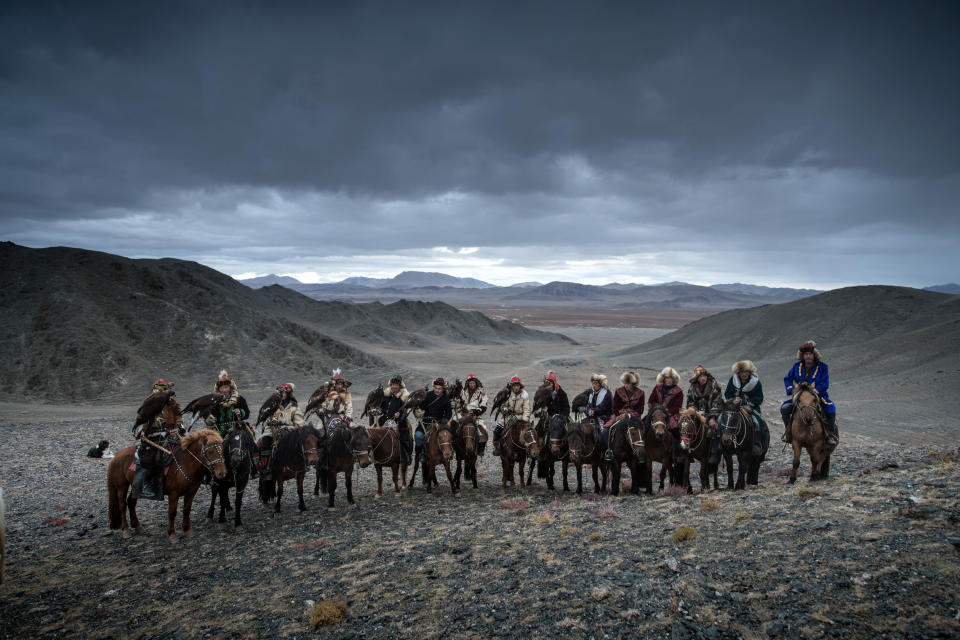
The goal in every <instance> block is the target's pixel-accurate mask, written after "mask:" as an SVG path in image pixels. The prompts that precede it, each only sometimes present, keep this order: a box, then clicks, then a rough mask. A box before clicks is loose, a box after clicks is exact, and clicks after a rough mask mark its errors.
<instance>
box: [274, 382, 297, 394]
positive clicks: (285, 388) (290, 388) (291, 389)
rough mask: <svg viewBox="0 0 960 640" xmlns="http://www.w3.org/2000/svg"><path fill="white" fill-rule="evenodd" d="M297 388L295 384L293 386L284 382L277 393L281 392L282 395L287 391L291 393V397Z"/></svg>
mask: <svg viewBox="0 0 960 640" xmlns="http://www.w3.org/2000/svg"><path fill="white" fill-rule="evenodd" d="M296 388H297V386H296V385H295V384H293V383H292V382H284V383H283V384H281V385H280V386H279V387H277V391H279V392H281V393H283V392H284V391H286V392H287V393H289V394H290V395H293V392H294V390H295V389H296Z"/></svg>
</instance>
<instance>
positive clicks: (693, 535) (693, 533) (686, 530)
mask: <svg viewBox="0 0 960 640" xmlns="http://www.w3.org/2000/svg"><path fill="white" fill-rule="evenodd" d="M672 537H673V541H674V542H686V541H687V540H696V539H697V538H698V537H700V534H699V533H697V530H696V529H694V528H693V527H677V528H676V529H674V530H673V536H672Z"/></svg>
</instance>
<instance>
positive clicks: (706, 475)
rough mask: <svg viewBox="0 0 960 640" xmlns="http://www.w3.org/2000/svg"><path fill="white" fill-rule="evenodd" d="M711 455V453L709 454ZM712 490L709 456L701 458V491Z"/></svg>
mask: <svg viewBox="0 0 960 640" xmlns="http://www.w3.org/2000/svg"><path fill="white" fill-rule="evenodd" d="M707 455H709V453H708V454H707ZM709 490H710V463H709V462H707V458H703V459H702V460H700V493H706V492H707V491H709Z"/></svg>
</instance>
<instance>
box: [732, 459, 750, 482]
mask: <svg viewBox="0 0 960 640" xmlns="http://www.w3.org/2000/svg"><path fill="white" fill-rule="evenodd" d="M748 461H749V457H748V456H747V455H745V454H742V453H739V454H737V484H736V485H735V486H734V489H746V488H747V485H746V483H745V482H744V477H745V476H746V474H747V464H749V462H748Z"/></svg>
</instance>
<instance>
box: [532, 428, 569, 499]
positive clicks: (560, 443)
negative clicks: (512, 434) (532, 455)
mask: <svg viewBox="0 0 960 640" xmlns="http://www.w3.org/2000/svg"><path fill="white" fill-rule="evenodd" d="M544 422H546V428H545V429H544V431H545V434H544V437H545V438H547V442H546V443H545V446H542V447H541V448H540V450H541V452H542V453H540V455H538V456H537V457H536V459H535V460H531V464H530V471H531V472H532V471H533V463H534V461H535V462H536V466H537V477H538V478H544V479H545V480H546V481H547V489H550V490H551V491H552V490H553V488H554V487H553V478H554V475H555V474H556V469H555V463H556V462H557V461H563V460H565V459H566V457H567V455H568V451H567V419H566V418H565V417H564V416H561V415H559V414H558V415H554V416H549V417H546V418H545V419H544ZM563 479H564V484H565V485H566V479H567V478H566V476H564V478H563ZM530 480H531V478H530V477H528V478H527V484H528V485H529V484H530ZM569 490H570V489H569V488H567V491H569Z"/></svg>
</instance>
